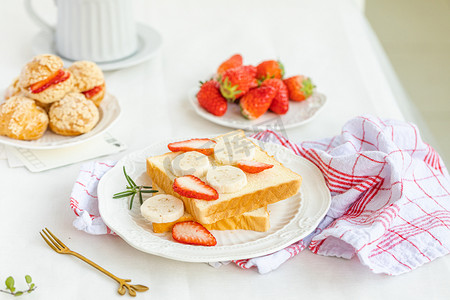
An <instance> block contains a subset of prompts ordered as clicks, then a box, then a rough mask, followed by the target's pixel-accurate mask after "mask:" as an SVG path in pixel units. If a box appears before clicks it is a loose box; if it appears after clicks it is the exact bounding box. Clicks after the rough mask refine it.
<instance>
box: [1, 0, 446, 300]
mask: <svg viewBox="0 0 450 300" xmlns="http://www.w3.org/2000/svg"><path fill="white" fill-rule="evenodd" d="M36 2H39V11H42V12H43V14H44V15H49V16H51V15H52V14H53V13H54V11H55V9H53V1H50V0H45V1H44V0H41V1H36ZM133 3H134V5H135V12H136V18H137V20H138V21H139V22H143V23H146V24H148V25H151V26H153V27H154V28H155V29H157V30H158V31H159V32H160V33H161V34H162V35H163V36H164V47H163V49H162V51H161V53H160V54H159V55H158V56H157V57H156V58H154V59H153V60H151V61H149V62H147V63H144V64H141V65H139V66H136V67H132V68H128V69H124V70H119V71H114V72H109V73H107V74H106V82H107V86H108V89H109V91H110V92H111V93H112V94H114V95H116V96H117V98H118V99H119V101H120V104H121V106H122V110H123V115H122V117H121V119H120V120H119V122H118V123H117V124H116V125H115V127H114V128H112V130H111V133H112V134H113V135H114V136H116V137H117V138H119V139H120V140H121V141H123V142H125V143H126V144H127V145H128V150H127V151H126V152H122V153H119V154H116V155H113V156H111V157H110V158H111V159H119V158H121V157H122V156H123V155H125V154H126V153H129V152H132V151H134V150H138V149H141V148H143V147H144V146H147V145H149V144H150V143H152V142H153V141H158V140H161V139H165V138H167V137H174V136H192V137H197V136H203V135H207V134H213V133H223V132H226V131H228V130H229V129H228V128H225V127H222V126H219V125H215V124H212V123H209V122H208V121H206V120H203V119H201V118H199V117H198V116H197V115H196V114H195V113H194V111H193V109H192V108H191V107H190V106H189V105H188V102H187V92H188V90H189V89H190V88H191V87H193V86H197V84H198V81H199V80H204V79H205V78H207V76H208V75H209V74H210V73H211V72H212V71H213V70H214V69H215V68H216V67H217V65H218V63H219V62H220V61H221V60H223V59H224V58H226V57H228V56H230V55H231V54H233V53H236V52H240V53H241V54H243V56H244V59H245V61H246V62H247V63H252V64H256V63H258V62H259V61H262V60H264V59H268V58H279V59H281V60H282V61H283V62H284V64H285V66H286V71H287V75H294V74H296V73H303V74H307V75H309V76H311V77H312V78H313V79H314V81H315V83H316V85H317V86H318V89H319V90H320V91H321V92H323V93H325V94H326V95H327V96H328V104H327V106H326V108H325V109H324V110H323V111H322V112H321V114H320V115H319V116H318V117H317V118H316V119H315V120H314V121H313V122H310V123H308V124H306V125H304V126H301V127H299V128H295V129H290V130H287V132H286V134H287V136H288V137H289V138H290V139H291V140H293V141H301V140H305V139H306V140H308V139H319V138H323V137H327V136H331V135H335V134H338V133H339V131H340V128H341V126H342V125H343V124H344V123H345V122H346V121H347V120H348V119H350V118H352V117H354V116H357V115H360V114H364V113H370V114H373V115H377V116H380V117H386V118H397V119H403V118H406V119H407V117H406V116H407V114H405V113H402V110H403V111H404V109H403V108H402V110H401V109H400V108H399V107H401V105H399V104H398V102H396V97H397V98H399V97H401V95H399V93H398V91H399V90H401V87H399V86H398V85H395V81H394V85H393V84H392V80H388V78H390V76H392V74H387V72H389V70H387V69H386V67H383V65H385V64H386V62H385V61H384V58H383V55H381V56H380V54H379V45H378V42H377V41H376V40H374V39H373V33H372V32H371V30H370V28H369V27H368V24H367V21H366V20H365V18H364V16H363V15H361V13H360V11H359V10H358V9H357V7H355V6H354V5H353V4H352V2H347V1H332V0H330V1H326V0H324V1H306V0H305V1H277V2H276V4H275V1H237V0H236V1H220V2H219V1H206V0H205V1H144V0H141V1H134V2H133ZM0 14H1V18H0V33H1V36H2V42H1V43H0V66H1V68H0V85H2V86H6V85H8V84H9V83H10V81H11V79H12V78H13V77H14V76H16V75H17V74H18V73H19V71H20V69H21V67H22V65H23V64H24V63H25V62H26V61H28V60H29V59H30V58H31V57H32V56H33V53H32V51H31V45H30V41H31V39H32V38H33V36H34V35H35V34H37V33H38V31H39V29H38V27H37V26H36V25H35V24H34V23H33V22H32V21H31V20H30V18H29V17H28V16H27V15H26V13H25V11H24V9H23V7H22V3H21V1H8V2H6V1H3V2H2V3H1V6H0ZM377 48H378V50H377ZM79 167H80V164H74V165H70V166H67V167H62V168H58V169H54V170H50V171H46V172H42V173H30V172H29V171H27V170H26V169H25V168H14V169H11V168H9V167H8V165H7V162H6V161H5V160H1V161H0V180H1V181H0V182H1V185H0V187H1V188H0V225H1V233H0V286H2V285H3V280H4V279H5V278H6V277H7V276H9V275H13V276H14V277H15V278H16V285H17V287H19V288H20V287H21V286H24V285H25V282H24V280H23V279H22V278H23V277H22V276H23V275H25V274H30V275H31V276H32V277H33V279H34V282H35V283H36V284H37V286H38V289H37V291H35V292H33V293H32V294H31V295H28V296H26V297H28V299H119V298H121V297H120V296H119V295H118V294H117V292H116V289H117V286H116V283H115V282H114V281H112V280H111V279H110V278H108V277H106V276H105V275H103V274H102V273H100V272H98V271H96V270H95V269H93V268H91V267H90V266H88V265H86V264H84V263H83V262H81V261H79V260H77V259H76V258H74V257H70V256H63V255H58V254H56V253H55V252H53V251H52V250H50V248H48V247H47V245H45V244H44V242H43V241H42V239H41V238H40V236H39V231H40V229H42V228H43V227H48V228H50V229H52V230H53V232H54V233H56V234H57V235H58V236H59V237H60V238H62V239H63V241H65V242H67V244H68V245H69V246H70V247H71V248H72V249H74V250H76V251H78V252H80V253H82V254H83V255H85V256H86V257H88V258H91V259H92V260H94V261H95V262H97V263H98V264H99V265H101V266H103V267H105V268H106V269H108V270H110V271H111V272H112V273H114V274H116V275H118V276H119V277H126V278H131V279H132V280H133V283H142V284H145V285H147V286H149V287H150V291H148V292H146V293H143V294H138V297H139V298H141V299H211V297H212V298H213V299H300V298H305V297H314V298H315V299H325V298H327V299H424V298H426V299H445V298H447V299H448V298H449V297H450V284H449V278H450V257H449V256H447V257H443V258H440V259H437V260H436V261H434V262H431V263H429V264H426V265H424V266H422V267H420V268H419V269H417V270H414V271H412V272H410V273H407V274H404V275H401V276H396V277H389V276H385V275H377V274H373V273H371V271H370V270H369V269H368V268H366V267H365V266H363V265H361V264H360V263H359V261H358V260H357V259H352V260H344V259H339V258H333V257H322V256H318V255H314V254H312V253H310V252H309V251H303V252H302V253H301V254H299V255H297V256H296V257H294V258H292V259H291V260H289V261H288V262H286V263H285V264H283V265H282V266H281V267H280V268H279V269H277V270H276V271H274V272H271V273H269V274H266V275H259V274H258V273H257V272H256V271H255V270H254V269H251V270H242V269H240V268H238V267H237V266H235V265H234V264H229V265H226V266H223V267H221V268H219V269H215V268H212V267H210V266H208V265H207V264H204V263H185V262H178V261H172V260H168V259H165V258H160V257H157V256H153V255H150V254H146V253H143V252H140V251H138V250H135V249H134V248H132V247H130V246H129V245H128V244H126V243H125V242H124V241H123V240H121V239H120V238H118V237H113V236H91V235H88V234H86V233H84V232H81V231H77V230H76V229H74V227H73V226H72V221H73V219H74V214H73V212H72V211H71V209H70V207H69V195H70V192H71V189H72V185H73V183H74V180H75V178H76V176H77V173H78V170H79ZM7 297H8V296H7V295H5V294H1V293H0V299H3V298H5V299H8V298H7ZM124 298H128V296H124Z"/></svg>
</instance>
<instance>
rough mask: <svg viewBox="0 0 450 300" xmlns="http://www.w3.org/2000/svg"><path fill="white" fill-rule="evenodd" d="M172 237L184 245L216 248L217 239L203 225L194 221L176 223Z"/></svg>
mask: <svg viewBox="0 0 450 300" xmlns="http://www.w3.org/2000/svg"><path fill="white" fill-rule="evenodd" d="M172 237H173V239H174V240H175V241H177V242H179V243H183V244H190V245H199V246H215V245H216V244H217V240H216V238H215V237H214V236H213V235H212V234H211V232H209V231H208V229H206V228H205V227H203V225H202V224H200V223H197V222H194V221H185V222H179V223H176V224H175V225H174V226H173V229H172Z"/></svg>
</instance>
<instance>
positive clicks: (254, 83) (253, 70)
mask: <svg viewBox="0 0 450 300" xmlns="http://www.w3.org/2000/svg"><path fill="white" fill-rule="evenodd" d="M243 68H244V69H246V70H247V72H248V73H249V74H250V76H252V78H253V80H252V81H251V83H250V88H251V89H252V88H255V87H257V86H258V85H259V83H258V79H256V67H255V66H252V65H246V66H243Z"/></svg>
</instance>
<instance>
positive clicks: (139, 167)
mask: <svg viewBox="0 0 450 300" xmlns="http://www.w3.org/2000/svg"><path fill="white" fill-rule="evenodd" d="M173 141H174V140H168V141H163V142H159V143H156V144H153V145H151V146H149V147H147V148H145V149H142V150H140V151H137V152H134V153H131V154H129V155H127V156H125V157H124V158H123V159H122V160H120V161H119V162H118V163H117V165H116V166H115V167H114V168H113V169H111V170H110V171H109V172H108V173H106V174H105V175H104V176H103V177H102V179H101V180H100V183H99V186H98V190H97V192H98V201H99V210H100V214H101V216H102V218H103V221H104V222H105V223H106V225H107V226H108V227H110V228H111V229H112V230H113V231H114V232H115V233H117V234H118V235H119V236H120V237H122V238H123V239H124V240H125V241H126V242H127V243H128V244H130V245H131V246H133V247H135V248H136V249H139V250H141V251H144V252H147V253H151V254H154V255H159V256H162V257H166V258H170V259H174V260H180V261H188V262H214V261H226V260H235V259H244V258H250V257H256V256H261V255H265V254H269V253H273V252H275V251H277V250H280V249H282V248H284V247H286V246H288V245H290V244H292V243H294V242H296V241H298V240H300V239H302V238H304V237H305V236H307V235H308V234H309V233H311V232H312V231H313V230H314V229H315V228H316V226H317V225H318V224H319V222H320V221H321V219H322V218H323V217H324V215H325V214H326V212H327V210H328V208H329V205H330V201H331V198H330V192H329V190H328V188H327V186H326V184H325V181H324V179H323V176H322V173H321V172H320V171H319V170H318V169H317V167H316V166H314V165H313V164H312V163H310V162H309V161H307V160H305V159H303V158H301V157H299V156H297V155H295V154H293V153H292V152H291V151H290V150H288V149H286V148H284V147H282V146H279V145H276V144H272V143H262V144H261V143H260V142H258V143H260V145H262V146H263V148H264V149H265V150H266V151H267V153H269V154H270V155H274V156H275V157H276V158H277V159H278V160H279V161H280V162H282V163H283V164H284V165H285V166H287V167H288V168H290V169H292V170H293V171H295V172H297V173H298V174H300V175H302V177H303V183H302V186H301V189H300V193H299V194H297V195H295V196H293V197H291V198H289V199H286V200H283V201H280V202H278V203H275V204H271V205H269V207H268V208H269V213H270V225H271V228H270V230H269V231H267V232H255V231H250V230H227V231H217V230H212V231H211V232H212V234H213V235H214V236H215V237H216V239H217V246H214V247H203V246H191V245H185V244H180V243H177V242H175V241H174V240H173V239H172V237H171V233H165V234H156V233H153V231H152V226H151V223H149V222H147V221H145V220H144V219H143V218H142V217H141V215H140V212H139V205H137V203H139V201H138V200H137V199H136V200H135V205H134V206H133V209H132V210H129V209H128V201H127V200H126V199H113V198H112V196H113V194H114V193H117V192H119V191H122V190H123V189H124V187H125V185H126V181H125V178H124V176H123V173H122V166H125V167H126V170H127V173H129V175H130V176H131V177H132V178H133V179H136V181H137V184H151V182H150V179H149V177H148V176H147V175H146V173H145V168H146V167H145V159H146V158H147V157H149V156H155V155H160V154H162V153H165V152H167V144H168V143H170V142H173Z"/></svg>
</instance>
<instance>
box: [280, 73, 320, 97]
mask: <svg viewBox="0 0 450 300" xmlns="http://www.w3.org/2000/svg"><path fill="white" fill-rule="evenodd" d="M283 82H284V83H285V84H286V86H287V89H288V92H289V99H291V100H293V101H303V100H305V99H307V98H308V97H309V96H311V95H312V93H313V91H314V88H315V87H316V86H315V85H314V84H313V83H312V81H311V78H309V77H305V76H303V75H297V76H292V77H289V78H287V79H285V80H283Z"/></svg>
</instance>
